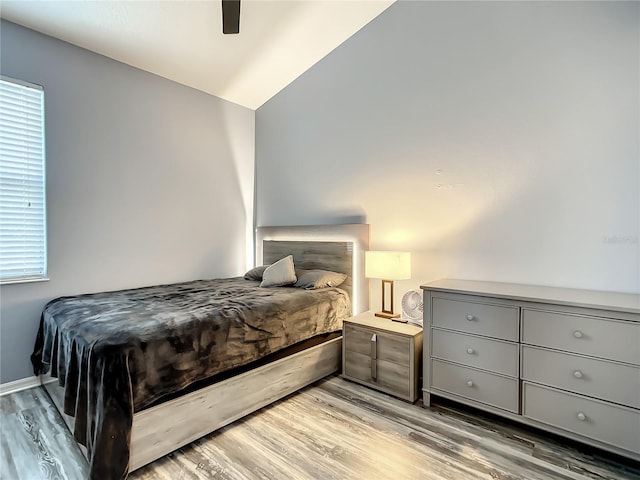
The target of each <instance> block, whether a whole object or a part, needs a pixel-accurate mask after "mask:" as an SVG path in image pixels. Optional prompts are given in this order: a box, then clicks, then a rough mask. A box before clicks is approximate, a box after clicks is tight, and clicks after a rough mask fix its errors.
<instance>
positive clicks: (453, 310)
mask: <svg viewBox="0 0 640 480" xmlns="http://www.w3.org/2000/svg"><path fill="white" fill-rule="evenodd" d="M518 313H519V312H518V307H509V306H501V305H490V304H485V303H476V302H467V301H464V300H450V299H445V298H437V297H436V298H434V299H433V304H432V311H431V314H432V324H433V325H434V326H436V327H443V328H450V329H451V330H458V331H460V332H467V333H475V334H476V335H484V336H487V337H494V338H501V339H503V340H513V341H516V342H517V341H518Z"/></svg>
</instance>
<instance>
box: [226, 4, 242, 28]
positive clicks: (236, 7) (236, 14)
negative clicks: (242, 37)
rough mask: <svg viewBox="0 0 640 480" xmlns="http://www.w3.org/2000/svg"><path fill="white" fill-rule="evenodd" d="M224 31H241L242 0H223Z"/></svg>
mask: <svg viewBox="0 0 640 480" xmlns="http://www.w3.org/2000/svg"><path fill="white" fill-rule="evenodd" d="M222 33H240V0H222Z"/></svg>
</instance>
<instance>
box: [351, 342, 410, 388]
mask: <svg viewBox="0 0 640 480" xmlns="http://www.w3.org/2000/svg"><path fill="white" fill-rule="evenodd" d="M344 374H345V375H346V376H347V377H351V378H354V379H356V380H361V381H362V382H366V383H369V384H371V385H372V386H376V387H382V389H384V390H386V391H389V392H390V393H394V394H397V395H400V396H403V397H408V396H409V393H410V392H409V389H410V386H411V376H410V371H409V367H408V366H403V365H398V364H396V363H392V362H386V361H384V360H380V359H378V360H377V361H376V360H374V361H373V362H372V360H371V357H370V356H368V355H364V354H362V353H357V352H350V351H347V352H345V365H344Z"/></svg>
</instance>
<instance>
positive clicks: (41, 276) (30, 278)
mask: <svg viewBox="0 0 640 480" xmlns="http://www.w3.org/2000/svg"><path fill="white" fill-rule="evenodd" d="M0 80H1V81H2V82H6V83H12V84H15V85H19V86H21V87H25V88H30V89H34V90H38V91H40V92H41V97H40V111H39V114H40V118H41V123H40V125H41V128H40V132H39V133H40V141H41V159H40V162H41V163H40V166H41V169H42V175H41V183H40V182H37V183H38V186H40V185H41V190H39V191H37V193H36V195H34V196H35V197H36V198H37V199H40V198H41V201H42V222H41V223H40V222H34V224H37V226H38V229H40V228H41V232H42V235H41V236H40V237H38V238H39V240H40V244H41V247H42V248H41V249H40V248H39V247H38V248H35V249H33V252H41V257H42V258H41V262H40V263H38V266H39V267H40V268H39V269H38V272H35V271H34V270H35V269H34V270H32V271H30V272H25V273H24V274H22V275H9V276H4V277H3V276H2V273H3V272H2V268H1V267H2V265H0V285H7V284H14V283H30V282H43V281H48V280H49V277H48V238H47V171H46V166H47V162H46V128H45V95H44V87H43V86H42V85H38V84H34V83H31V82H27V81H24V80H20V79H16V78H13V77H9V76H6V75H0ZM1 102H2V99H1V98H0V103H1ZM34 124H36V122H34ZM35 157H36V156H34V157H33V158H35ZM23 160H24V164H25V170H26V169H27V168H28V166H26V165H27V161H28V160H27V159H26V157H24V158H23ZM34 183H36V182H34ZM0 195H1V193H0ZM2 243H3V242H2V241H1V240H0V257H2V256H3V255H4V254H3V253H2V250H1V249H2ZM40 244H39V246H40ZM24 252H27V250H25V251H24ZM35 256H36V255H34V257H35ZM27 258H28V255H26V254H25V255H24V256H23V259H22V260H23V262H24V264H25V266H26V263H27V261H26V260H27ZM6 273H7V272H5V275H6Z"/></svg>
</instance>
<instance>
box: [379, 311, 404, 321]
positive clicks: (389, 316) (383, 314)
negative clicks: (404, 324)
mask: <svg viewBox="0 0 640 480" xmlns="http://www.w3.org/2000/svg"><path fill="white" fill-rule="evenodd" d="M375 316H376V317H381V318H386V319H387V320H395V319H396V318H400V314H399V313H396V314H393V313H386V312H376V313H375Z"/></svg>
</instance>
